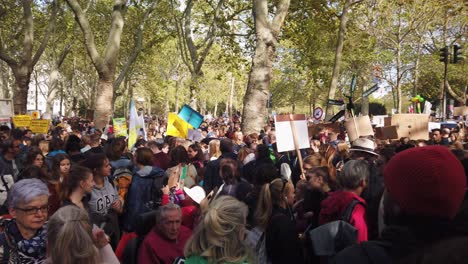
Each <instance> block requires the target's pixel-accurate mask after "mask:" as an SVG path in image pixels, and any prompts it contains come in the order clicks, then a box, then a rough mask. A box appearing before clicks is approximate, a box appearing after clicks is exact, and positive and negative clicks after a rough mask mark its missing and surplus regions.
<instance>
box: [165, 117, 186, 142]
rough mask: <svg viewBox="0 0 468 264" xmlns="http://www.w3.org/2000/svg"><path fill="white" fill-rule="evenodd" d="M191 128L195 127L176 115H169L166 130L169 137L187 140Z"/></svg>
mask: <svg viewBox="0 0 468 264" xmlns="http://www.w3.org/2000/svg"><path fill="white" fill-rule="evenodd" d="M189 128H193V127H192V126H191V125H190V124H189V123H187V122H185V121H184V120H183V119H182V118H180V117H179V116H178V115H177V114H176V113H169V116H168V118H167V129H166V134H167V135H168V136H173V137H180V138H187V137H188V130H189Z"/></svg>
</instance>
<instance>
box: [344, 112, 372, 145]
mask: <svg viewBox="0 0 468 264" xmlns="http://www.w3.org/2000/svg"><path fill="white" fill-rule="evenodd" d="M344 125H345V128H346V131H347V132H348V137H349V141H351V142H353V141H354V140H356V139H358V138H360V137H363V136H373V135H374V129H373V128H372V124H371V121H370V119H369V116H358V117H354V118H350V119H348V120H347V121H346V122H345V124H344Z"/></svg>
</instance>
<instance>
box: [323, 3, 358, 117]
mask: <svg viewBox="0 0 468 264" xmlns="http://www.w3.org/2000/svg"><path fill="white" fill-rule="evenodd" d="M351 4H352V0H346V1H345V4H344V6H343V12H341V16H340V28H339V30H338V39H337V42H336V50H335V63H334V65H333V73H332V79H331V83H330V89H329V90H328V98H329V99H335V94H336V88H337V87H338V79H339V77H340V68H341V61H342V59H341V58H342V56H343V42H344V36H345V34H346V24H347V23H348V11H349V10H350V8H351ZM332 116H333V106H332V105H329V104H328V103H327V110H326V117H325V118H326V119H327V120H328V119H329V118H331V117H332Z"/></svg>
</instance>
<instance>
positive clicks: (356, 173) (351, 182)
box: [337, 160, 370, 190]
mask: <svg viewBox="0 0 468 264" xmlns="http://www.w3.org/2000/svg"><path fill="white" fill-rule="evenodd" d="M369 174H370V172H369V165H368V164H367V161H365V160H350V161H348V162H346V163H345V165H344V167H343V170H342V171H341V173H339V174H338V177H337V180H338V183H339V184H340V186H341V187H342V188H344V189H348V190H354V189H356V188H358V187H359V185H360V184H361V181H363V180H367V179H369Z"/></svg>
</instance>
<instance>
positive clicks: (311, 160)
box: [304, 153, 323, 168]
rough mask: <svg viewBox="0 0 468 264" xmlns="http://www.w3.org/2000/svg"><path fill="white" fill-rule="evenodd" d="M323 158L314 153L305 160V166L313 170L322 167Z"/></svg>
mask: <svg viewBox="0 0 468 264" xmlns="http://www.w3.org/2000/svg"><path fill="white" fill-rule="evenodd" d="M322 160H323V157H322V155H320V154H319V153H314V154H312V155H309V156H307V157H305V158H304V164H307V165H310V166H311V167H312V168H315V167H320V166H322Z"/></svg>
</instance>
